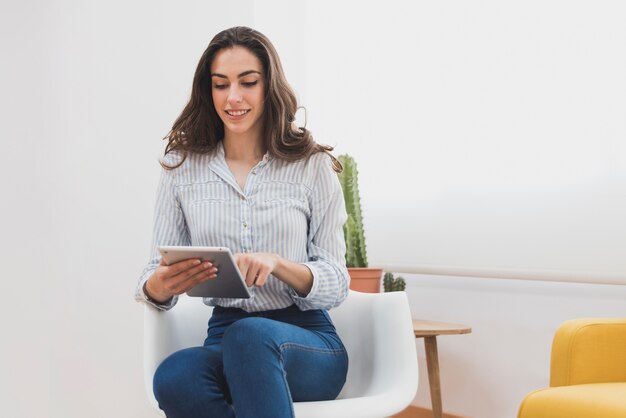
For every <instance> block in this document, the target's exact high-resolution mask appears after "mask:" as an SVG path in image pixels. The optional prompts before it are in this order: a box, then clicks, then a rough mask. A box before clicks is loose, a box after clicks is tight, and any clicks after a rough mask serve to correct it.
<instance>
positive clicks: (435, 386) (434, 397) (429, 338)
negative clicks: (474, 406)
mask: <svg viewBox="0 0 626 418" xmlns="http://www.w3.org/2000/svg"><path fill="white" fill-rule="evenodd" d="M470 332H472V329H471V328H470V327H468V326H465V325H458V324H448V323H446V322H436V321H424V320H421V319H414V320H413V333H414V334H415V338H424V347H425V348H426V367H427V368H428V383H429V384H430V401H431V402H432V405H433V417H434V418H441V416H442V413H443V412H442V408H441V382H440V379H439V355H438V354H437V336H438V335H450V334H469V333H470Z"/></svg>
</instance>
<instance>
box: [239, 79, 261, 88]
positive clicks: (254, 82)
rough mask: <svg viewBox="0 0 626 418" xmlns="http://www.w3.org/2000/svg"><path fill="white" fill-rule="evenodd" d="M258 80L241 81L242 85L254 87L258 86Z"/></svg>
mask: <svg viewBox="0 0 626 418" xmlns="http://www.w3.org/2000/svg"><path fill="white" fill-rule="evenodd" d="M257 82H258V80H255V81H248V82H245V83H241V85H242V86H244V87H253V86H256V83H257Z"/></svg>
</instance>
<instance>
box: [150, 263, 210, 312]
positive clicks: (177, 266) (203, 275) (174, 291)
mask: <svg viewBox="0 0 626 418" xmlns="http://www.w3.org/2000/svg"><path fill="white" fill-rule="evenodd" d="M216 277H217V268H216V267H214V266H213V264H211V263H210V262H208V261H205V262H201V261H200V260H198V259H193V258H192V259H189V260H183V261H179V262H178V263H174V264H172V265H169V266H168V265H167V264H165V262H164V261H163V259H161V264H159V266H158V267H157V269H156V270H155V271H154V273H152V276H150V277H149V278H148V280H147V281H146V284H145V286H144V290H145V292H146V294H147V295H148V297H149V298H150V299H152V300H154V301H156V302H159V303H165V302H167V301H168V300H170V299H171V298H172V297H173V296H175V295H180V294H182V293H185V292H186V291H187V290H189V289H191V288H192V287H194V286H196V285H197V284H198V283H202V282H205V281H207V280H211V279H215V278H216Z"/></svg>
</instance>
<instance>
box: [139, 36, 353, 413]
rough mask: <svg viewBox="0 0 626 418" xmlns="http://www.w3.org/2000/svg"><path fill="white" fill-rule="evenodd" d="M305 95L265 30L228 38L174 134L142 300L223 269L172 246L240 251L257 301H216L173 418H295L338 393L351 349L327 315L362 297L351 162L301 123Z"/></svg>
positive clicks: (165, 301) (178, 366) (187, 361)
mask: <svg viewBox="0 0 626 418" xmlns="http://www.w3.org/2000/svg"><path fill="white" fill-rule="evenodd" d="M296 108H297V101H296V97H295V94H294V93H293V91H292V90H291V87H289V84H287V81H286V79H285V76H284V74H283V70H282V67H281V64H280V60H279V59H278V55H277V54H276V51H275V50H274V47H273V46H272V44H271V43H270V41H269V40H268V39H267V38H266V37H265V36H263V35H262V34H260V33H259V32H257V31H254V30H252V29H250V28H245V27H236V28H232V29H228V30H225V31H223V32H220V33H219V34H217V35H216V36H215V38H213V40H212V41H211V43H210V44H209V46H208V48H207V50H206V51H205V52H204V54H203V55H202V58H201V59H200V62H199V64H198V68H197V70H196V74H195V77H194V81H193V89H192V94H191V99H190V100H189V103H188V104H187V106H186V107H185V109H184V110H183V112H182V114H181V115H180V116H179V118H178V119H177V120H176V122H175V123H174V126H173V127H172V130H171V131H170V133H169V134H168V136H167V137H166V138H167V139H168V144H167V147H166V150H165V156H164V158H163V161H162V162H161V164H162V166H163V171H162V174H161V182H160V185H159V190H158V193H157V204H156V212H155V223H154V238H153V257H152V259H151V260H150V262H149V263H148V266H147V267H146V268H145V269H144V272H143V274H142V275H141V277H140V279H139V283H138V286H137V292H136V299H137V300H138V301H141V302H144V303H147V304H149V305H151V306H153V307H155V308H156V309H161V310H166V309H171V308H173V307H174V305H175V304H176V302H177V300H178V299H177V298H178V296H179V295H180V294H182V293H185V292H187V291H188V290H190V289H191V288H193V287H194V286H196V285H197V284H198V283H202V282H205V281H207V280H212V279H214V278H215V277H216V272H217V268H216V266H213V265H211V263H210V262H202V261H201V260H195V259H191V260H183V261H179V262H177V263H175V264H172V265H167V264H166V263H164V262H163V260H162V259H161V257H160V254H159V253H158V251H157V248H158V246H163V245H176V246H208V247H228V248H229V249H230V250H231V251H232V252H233V253H234V258H235V261H236V263H237V267H238V268H239V270H240V272H241V275H242V277H243V278H244V279H245V282H246V284H247V285H248V287H249V293H250V298H248V299H234V298H218V297H212V298H206V299H205V303H207V304H208V305H211V306H214V307H215V308H214V309H213V314H212V316H211V319H210V320H209V327H208V335H207V338H206V340H205V342H204V345H203V346H202V347H193V348H188V349H185V350H181V351H178V352H176V353H174V354H172V355H171V356H170V357H168V358H166V359H165V360H164V361H163V362H162V363H161V365H160V366H159V367H158V369H157V371H156V373H155V375H154V385H153V387H154V394H155V397H156V399H157V400H158V402H159V407H160V408H161V409H162V410H163V411H165V413H166V414H167V416H168V417H170V418H172V417H185V418H193V417H201V416H219V417H234V416H235V415H236V416H237V417H238V418H242V417H243V418H246V417H255V418H263V417H268V418H269V417H272V418H274V417H292V416H293V406H292V402H293V401H316V400H329V399H334V398H335V397H336V396H337V395H338V394H339V392H340V391H341V388H342V387H343V384H344V382H345V379H346V373H347V367H348V359H347V354H346V350H345V348H344V346H343V343H342V342H341V339H340V337H339V336H338V335H337V333H336V331H335V328H334V326H333V324H332V322H331V320H330V316H329V315H328V313H327V312H326V311H327V310H329V309H332V308H334V307H336V306H338V305H340V304H341V303H342V302H343V301H344V299H345V298H346V296H347V294H348V285H349V280H350V279H349V276H348V272H347V269H346V266H345V258H344V255H345V242H344V237H343V224H344V222H345V220H346V211H345V207H344V199H343V193H342V191H341V186H340V184H339V179H338V177H337V175H336V174H337V173H336V172H337V171H340V170H341V164H339V162H338V161H337V160H336V159H335V158H334V157H333V156H332V155H330V153H329V151H331V150H332V148H331V147H328V146H324V145H320V144H317V143H315V142H314V141H313V138H312V137H311V134H310V133H309V132H308V131H307V130H306V129H304V128H298V127H297V126H296V125H295V124H294V120H295V117H294V116H295V112H296Z"/></svg>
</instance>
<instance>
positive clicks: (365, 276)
mask: <svg viewBox="0 0 626 418" xmlns="http://www.w3.org/2000/svg"><path fill="white" fill-rule="evenodd" d="M348 273H349V274H350V289H352V290H356V291H357V292H365V293H380V278H381V277H382V275H383V269H375V268H356V267H350V268H348Z"/></svg>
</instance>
